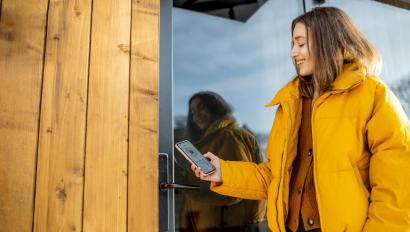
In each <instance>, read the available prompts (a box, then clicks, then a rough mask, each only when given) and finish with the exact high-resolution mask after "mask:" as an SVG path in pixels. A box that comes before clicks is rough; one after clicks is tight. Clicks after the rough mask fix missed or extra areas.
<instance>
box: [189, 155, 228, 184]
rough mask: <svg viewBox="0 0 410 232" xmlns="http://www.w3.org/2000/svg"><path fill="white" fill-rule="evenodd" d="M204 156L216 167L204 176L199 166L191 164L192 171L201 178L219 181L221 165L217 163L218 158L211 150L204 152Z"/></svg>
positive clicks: (220, 180) (220, 179)
mask: <svg viewBox="0 0 410 232" xmlns="http://www.w3.org/2000/svg"><path fill="white" fill-rule="evenodd" d="M204 157H205V158H207V159H208V160H210V162H211V164H212V165H214V166H215V168H216V170H215V172H214V173H212V174H209V175H207V176H204V173H203V172H202V171H201V168H200V167H197V166H195V165H194V164H192V165H191V169H192V171H194V173H195V175H196V176H197V177H199V178H200V179H201V180H207V181H213V182H217V183H221V182H222V173H221V166H220V165H219V158H218V157H217V156H215V155H214V154H212V153H211V152H207V153H205V154H204Z"/></svg>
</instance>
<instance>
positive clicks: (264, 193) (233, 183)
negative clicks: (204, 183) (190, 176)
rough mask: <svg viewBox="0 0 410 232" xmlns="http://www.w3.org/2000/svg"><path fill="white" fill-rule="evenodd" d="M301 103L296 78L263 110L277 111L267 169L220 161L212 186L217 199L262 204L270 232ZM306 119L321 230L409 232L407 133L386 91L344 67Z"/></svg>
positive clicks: (283, 195)
mask: <svg viewBox="0 0 410 232" xmlns="http://www.w3.org/2000/svg"><path fill="white" fill-rule="evenodd" d="M301 103H302V101H301V98H300V97H299V92H298V80H297V79H295V80H293V81H292V82H290V83H289V84H288V85H287V86H285V87H284V88H283V89H282V90H281V91H279V93H278V94H277V95H276V97H275V98H274V99H273V100H272V102H270V103H269V104H268V105H267V106H273V105H277V104H278V105H279V106H278V109H277V112H276V116H275V120H274V123H273V126H272V130H271V133H270V136H269V143H268V147H267V149H266V154H267V157H268V162H265V163H262V164H259V165H256V164H252V163H247V162H230V161H222V160H221V170H222V179H223V184H222V185H218V186H216V184H215V183H212V185H211V188H212V190H213V191H215V192H218V193H220V194H224V195H229V196H234V197H240V198H247V199H268V223H269V227H270V229H271V230H272V231H286V230H285V221H286V216H287V210H288V196H289V180H290V176H291V172H292V162H293V160H294V159H295V156H296V152H297V142H298V141H297V138H298V128H299V125H300V121H301V109H302V105H301ZM311 120H312V136H313V151H314V155H313V156H314V180H315V188H316V199H317V203H318V207H319V214H320V222H321V228H322V231H324V232H339V231H389V232H390V231H400V232H404V231H410V126H409V121H408V119H407V117H406V115H405V113H404V111H403V109H402V107H401V106H400V104H399V102H398V100H397V98H396V97H395V96H394V95H393V94H392V92H391V91H390V90H389V89H388V88H387V87H386V85H385V84H383V83H382V82H381V81H380V80H378V79H377V78H375V77H373V76H370V75H367V74H366V69H365V68H363V67H358V65H356V64H349V65H345V66H344V69H343V71H342V73H341V75H339V76H338V77H337V78H336V80H335V82H334V83H333V88H332V90H331V91H329V92H326V93H325V94H323V95H322V96H320V97H319V98H318V99H317V100H316V102H315V104H314V107H313V111H312V119H311Z"/></svg>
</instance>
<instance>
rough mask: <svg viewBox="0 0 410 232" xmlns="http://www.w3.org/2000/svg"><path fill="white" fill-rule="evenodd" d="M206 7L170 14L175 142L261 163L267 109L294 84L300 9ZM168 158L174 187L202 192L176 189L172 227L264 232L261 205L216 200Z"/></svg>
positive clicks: (187, 6)
mask: <svg viewBox="0 0 410 232" xmlns="http://www.w3.org/2000/svg"><path fill="white" fill-rule="evenodd" d="M192 2H193V3H195V2H197V4H192ZM209 2H213V1H185V2H184V1H174V8H173V9H172V40H173V43H172V50H173V52H172V53H173V56H172V58H173V63H172V69H173V89H172V96H173V102H172V107H173V109H172V111H173V112H172V115H173V133H174V136H173V139H174V143H176V142H179V141H182V140H186V139H187V140H190V141H191V142H192V143H193V144H194V145H195V146H196V147H197V148H198V149H199V150H200V151H201V152H202V153H205V152H207V151H211V152H212V153H214V154H216V155H218V156H219V157H220V158H222V159H224V160H245V161H251V162H256V163H259V162H263V161H264V160H265V155H264V150H265V147H266V143H267V137H268V133H269V130H270V128H271V125H272V121H273V117H274V113H275V109H272V108H265V107H264V105H265V104H266V103H268V102H269V101H270V100H271V99H272V98H273V97H274V95H275V94H276V92H277V91H278V90H279V89H280V88H281V87H282V86H284V85H285V84H286V83H287V82H288V81H289V80H290V79H292V78H293V77H294V73H295V71H294V68H293V65H292V62H291V60H290V58H289V53H290V47H291V21H292V19H293V18H295V17H296V16H297V15H299V14H301V13H303V2H302V1H286V0H269V1H255V0H252V1H232V0H230V1H214V3H213V4H211V3H209ZM217 2H218V4H217ZM244 2H247V3H246V4H243V3H244ZM222 3H225V4H222ZM235 3H237V5H235ZM240 3H242V4H240ZM168 155H169V156H172V158H173V159H172V160H173V161H171V159H169V162H173V168H174V171H173V173H174V179H173V182H174V183H178V184H182V185H184V186H186V185H188V186H197V187H199V190H192V189H186V188H178V189H174V194H175V195H174V203H175V204H174V211H173V212H172V213H173V215H174V217H173V220H172V222H173V223H174V225H173V226H172V228H174V229H175V230H176V231H268V228H267V223H266V202H264V201H250V200H244V199H236V198H231V197H226V196H222V195H218V194H216V193H213V192H211V191H210V190H209V183H208V182H205V181H201V180H198V179H197V178H196V177H194V175H193V174H192V172H191V171H190V168H189V166H190V165H189V164H188V163H187V162H186V160H185V159H184V158H183V157H182V156H181V155H180V154H179V152H178V151H174V152H173V154H172V155H171V152H169V154H168Z"/></svg>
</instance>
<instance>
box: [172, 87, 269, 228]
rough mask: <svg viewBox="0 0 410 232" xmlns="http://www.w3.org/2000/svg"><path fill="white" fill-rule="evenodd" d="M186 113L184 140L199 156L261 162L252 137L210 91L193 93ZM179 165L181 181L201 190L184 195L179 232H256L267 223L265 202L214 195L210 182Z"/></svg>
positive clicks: (257, 148)
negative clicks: (185, 136)
mask: <svg viewBox="0 0 410 232" xmlns="http://www.w3.org/2000/svg"><path fill="white" fill-rule="evenodd" d="M188 112H189V113H188V122H187V128H186V132H187V138H188V140H190V141H192V143H193V144H194V145H195V147H196V148H198V150H199V151H200V152H201V153H206V152H212V153H214V154H216V155H218V156H219V157H220V158H221V159H223V160H234V161H249V162H255V163H260V162H261V160H262V157H261V154H260V152H259V145H258V142H257V141H256V139H255V137H254V136H253V135H252V134H251V132H249V131H247V130H246V129H244V128H241V127H239V126H238V124H237V122H236V120H235V118H234V116H233V115H232V110H231V107H230V106H229V104H228V103H227V102H225V100H224V99H223V98H222V97H220V96H219V95H218V94H216V93H214V92H209V91H207V92H199V93H196V94H194V95H193V96H192V97H191V99H190V100H189V111H188ZM180 165H181V164H180ZM181 166H182V168H184V169H182V170H180V172H179V174H180V175H179V177H180V179H181V181H182V182H185V183H190V184H194V185H198V186H200V187H201V190H200V192H197V191H187V192H185V194H184V197H183V200H182V202H181V213H180V230H181V231H255V229H256V231H258V230H257V229H258V228H259V227H260V226H262V224H260V223H261V222H264V221H266V202H265V201H255V200H244V199H237V198H233V197H227V196H223V195H220V194H217V193H214V192H212V191H211V190H210V183H209V182H206V181H201V180H199V179H198V178H197V177H195V175H194V174H193V173H192V172H191V171H190V169H189V165H187V166H184V165H181ZM183 170H186V171H183ZM265 225H266V224H265ZM252 228H255V229H252Z"/></svg>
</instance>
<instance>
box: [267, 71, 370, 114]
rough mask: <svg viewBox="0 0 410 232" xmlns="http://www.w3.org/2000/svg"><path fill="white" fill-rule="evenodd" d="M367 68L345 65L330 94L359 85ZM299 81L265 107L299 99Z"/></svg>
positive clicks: (284, 88)
mask: <svg viewBox="0 0 410 232" xmlns="http://www.w3.org/2000/svg"><path fill="white" fill-rule="evenodd" d="M366 74H367V72H366V67H365V66H362V65H358V64H356V63H350V64H345V65H344V66H343V70H342V72H341V73H340V75H339V76H337V78H336V80H335V81H334V82H333V85H332V90H331V91H330V92H339V91H341V92H343V91H347V90H350V89H352V88H354V87H356V86H357V85H359V84H360V83H361V82H362V81H363V80H364V79H365V78H366ZM299 98H300V95H299V79H298V78H294V79H293V80H292V81H290V82H289V83H288V84H287V85H285V87H283V88H282V89H281V90H280V91H279V92H278V93H277V94H276V96H275V97H274V98H273V99H272V100H271V101H270V102H269V103H268V104H266V105H265V106H266V107H271V106H274V105H277V104H279V103H280V102H284V101H288V100H292V99H294V100H296V99H299Z"/></svg>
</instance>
